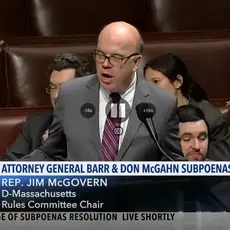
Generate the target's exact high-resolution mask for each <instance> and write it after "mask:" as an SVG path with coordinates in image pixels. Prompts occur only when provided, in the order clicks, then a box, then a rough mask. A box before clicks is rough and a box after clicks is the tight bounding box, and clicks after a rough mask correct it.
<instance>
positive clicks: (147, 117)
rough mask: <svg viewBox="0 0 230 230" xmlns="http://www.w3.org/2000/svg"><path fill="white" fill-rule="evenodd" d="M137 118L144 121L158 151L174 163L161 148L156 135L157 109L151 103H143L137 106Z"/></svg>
mask: <svg viewBox="0 0 230 230" xmlns="http://www.w3.org/2000/svg"><path fill="white" fill-rule="evenodd" d="M136 111H137V116H138V118H139V120H140V121H142V122H143V123H144V124H145V126H146V128H147V130H148V132H149V134H150V136H151V137H152V139H153V141H154V142H155V143H156V144H157V147H158V149H159V150H160V151H161V153H162V154H163V155H164V156H166V157H167V158H168V159H169V160H170V161H174V160H173V159H172V158H171V157H170V156H169V155H168V154H167V153H166V152H165V151H164V150H163V149H162V148H161V146H160V144H159V142H158V137H157V133H156V128H155V124H154V122H153V119H152V118H153V116H154V115H155V114H156V108H155V106H154V105H153V104H151V103H146V102H142V103H140V104H138V105H137V106H136Z"/></svg>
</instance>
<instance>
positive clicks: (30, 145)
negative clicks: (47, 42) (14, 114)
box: [4, 53, 92, 161]
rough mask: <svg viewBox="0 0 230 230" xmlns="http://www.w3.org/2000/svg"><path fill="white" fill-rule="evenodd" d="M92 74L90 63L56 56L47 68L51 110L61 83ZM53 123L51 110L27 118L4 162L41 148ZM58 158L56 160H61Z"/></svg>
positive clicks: (66, 55)
mask: <svg viewBox="0 0 230 230" xmlns="http://www.w3.org/2000/svg"><path fill="white" fill-rule="evenodd" d="M89 74H92V67H91V65H90V62H89V61H88V60H87V59H86V58H84V57H82V56H79V55H76V54H73V53H65V54H58V55H56V56H55V58H54V60H53V62H52V63H51V64H50V66H49V67H48V76H49V77H50V79H49V86H48V87H47V88H46V93H48V94H49V95H50V100H51V104H52V106H53V108H54V107H55V101H56V98H57V95H58V90H59V87H60V85H61V84H62V83H64V82H66V81H70V80H72V79H74V78H77V77H83V76H85V75H89ZM52 121H53V110H48V111H44V112H41V113H37V114H33V115H31V116H29V117H28V118H27V119H26V121H25V123H24V125H23V128H22V131H21V133H20V134H19V135H18V137H17V138H16V140H15V142H14V143H13V145H12V146H11V147H10V148H9V149H8V150H7V151H6V153H5V156H4V160H9V161H16V160H18V159H20V158H22V157H23V156H26V155H28V154H30V153H31V152H32V151H33V150H34V149H36V148H38V147H39V146H41V145H42V144H43V143H44V141H45V140H46V139H47V137H48V133H49V127H50V125H51V123H52ZM61 159H62V158H60V159H59V158H58V156H57V160H61Z"/></svg>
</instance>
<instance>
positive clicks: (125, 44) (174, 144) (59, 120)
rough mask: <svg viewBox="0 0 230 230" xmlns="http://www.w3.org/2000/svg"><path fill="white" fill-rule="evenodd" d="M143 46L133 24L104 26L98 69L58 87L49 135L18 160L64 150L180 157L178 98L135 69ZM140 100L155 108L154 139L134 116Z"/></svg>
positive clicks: (79, 155) (75, 155)
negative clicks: (95, 72) (33, 149)
mask: <svg viewBox="0 0 230 230" xmlns="http://www.w3.org/2000/svg"><path fill="white" fill-rule="evenodd" d="M142 49H143V41H142V38H141V36H140V34H139V32H138V30H137V29H136V28H135V27H133V26H132V25H130V24H128V23H125V22H113V23H111V24H109V25H107V26H106V27H104V29H103V30H102V31H101V33H100V34H99V37H98V43H97V48H96V50H95V51H94V52H93V55H94V59H95V62H96V67H97V74H95V75H90V76H86V77H84V78H81V79H80V78H79V79H74V80H72V81H70V82H66V83H64V84H63V85H62V86H61V88H60V90H59V95H58V99H57V101H56V108H55V111H54V121H53V123H52V125H51V128H50V133H49V137H48V138H47V140H46V141H45V143H44V145H43V146H42V147H40V148H38V149H36V150H35V151H33V152H32V153H31V154H30V155H28V156H26V157H24V158H22V159H21V160H30V161H45V160H49V159H50V157H51V158H54V157H53V156H55V154H59V155H60V154H63V155H65V153H66V152H67V155H68V156H67V160H70V161H158V160H161V159H162V158H164V159H166V160H180V159H183V158H182V155H180V152H181V150H180V142H179V137H178V130H179V129H178V118H177V115H176V99H175V98H174V97H173V96H171V95H170V94H169V93H167V92H165V91H163V90H161V89H159V88H158V87H156V86H155V85H154V84H150V83H147V82H146V81H145V80H143V79H142V76H140V75H139V74H138V73H137V69H138V67H139V65H140V63H141V60H142ZM141 103H146V104H147V103H150V104H151V105H153V107H154V108H155V114H153V115H154V116H153V118H151V121H153V123H154V125H153V127H151V130H153V131H154V135H155V139H154V138H153V137H152V135H150V131H149V129H148V127H147V126H146V124H145V122H143V120H141V119H140V118H139V117H138V114H137V110H136V108H137V107H138V105H139V104H141ZM123 105H124V106H123ZM117 115H118V116H117ZM147 119H149V118H147Z"/></svg>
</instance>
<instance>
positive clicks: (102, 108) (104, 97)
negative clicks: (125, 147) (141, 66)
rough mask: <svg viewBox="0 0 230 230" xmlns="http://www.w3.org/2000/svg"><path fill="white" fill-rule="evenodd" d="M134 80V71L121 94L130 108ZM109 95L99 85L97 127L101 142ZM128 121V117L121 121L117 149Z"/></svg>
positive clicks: (135, 78)
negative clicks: (131, 78)
mask: <svg viewBox="0 0 230 230" xmlns="http://www.w3.org/2000/svg"><path fill="white" fill-rule="evenodd" d="M136 82H137V74H136V72H135V73H134V78H133V80H132V82H131V84H130V85H129V87H128V89H127V90H126V91H125V93H123V94H122V95H121V98H122V99H123V100H125V101H127V102H128V103H129V106H130V108H132V105H133V99H134V94H135V89H136ZM109 95H110V92H108V91H107V90H105V89H104V88H103V87H102V86H100V92H99V128H100V138H101V142H102V138H103V132H104V126H105V121H106V118H107V114H106V105H107V104H108V103H109V101H110V100H111V98H110V97H109ZM128 122H129V118H128V119H126V120H125V121H124V122H122V123H121V128H122V129H123V133H122V134H121V135H120V140H119V149H120V147H121V144H122V141H123V139H124V136H125V133H126V129H127V126H128Z"/></svg>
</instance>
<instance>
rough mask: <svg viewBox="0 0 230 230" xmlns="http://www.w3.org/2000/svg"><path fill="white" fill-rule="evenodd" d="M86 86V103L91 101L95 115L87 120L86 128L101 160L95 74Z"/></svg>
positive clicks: (97, 83) (97, 84)
mask: <svg viewBox="0 0 230 230" xmlns="http://www.w3.org/2000/svg"><path fill="white" fill-rule="evenodd" d="M86 88H87V89H88V92H87V94H86V95H87V103H91V104H92V105H94V107H95V115H94V116H93V117H92V118H90V119H89V120H88V121H87V124H88V129H89V130H90V136H89V139H90V142H91V143H92V145H93V147H94V149H95V152H96V153H97V155H98V158H99V160H101V159H103V156H102V148H101V139H100V127H99V82H98V80H97V76H96V75H95V77H93V78H92V79H91V81H90V82H89V83H88V84H87V85H86Z"/></svg>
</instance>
